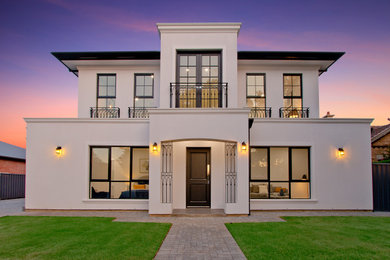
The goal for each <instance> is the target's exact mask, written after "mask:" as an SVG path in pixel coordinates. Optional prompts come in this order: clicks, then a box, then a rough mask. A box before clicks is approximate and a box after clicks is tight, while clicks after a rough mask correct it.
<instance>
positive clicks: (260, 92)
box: [246, 73, 266, 108]
mask: <svg viewBox="0 0 390 260" xmlns="http://www.w3.org/2000/svg"><path fill="white" fill-rule="evenodd" d="M246 104H247V106H248V107H250V108H265V106H266V105H265V74H264V73H248V74H246Z"/></svg>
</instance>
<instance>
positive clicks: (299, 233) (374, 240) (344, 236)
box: [226, 217, 390, 259]
mask: <svg viewBox="0 0 390 260" xmlns="http://www.w3.org/2000/svg"><path fill="white" fill-rule="evenodd" d="M283 219H285V220H286V221H287V222H276V223H275V222H274V223H233V224H232V223H230V224H226V227H227V228H228V230H229V231H230V233H231V234H232V235H233V237H234V239H235V240H236V241H237V244H238V245H239V246H240V248H241V250H242V251H243V252H244V254H245V256H246V257H247V258H248V259H309V258H310V259H325V258H326V259H388V258H389V256H390V218H386V217H283Z"/></svg>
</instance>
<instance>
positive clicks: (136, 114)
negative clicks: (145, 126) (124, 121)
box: [129, 107, 149, 118]
mask: <svg viewBox="0 0 390 260" xmlns="http://www.w3.org/2000/svg"><path fill="white" fill-rule="evenodd" d="M148 109H149V107H129V118H149V111H148Z"/></svg>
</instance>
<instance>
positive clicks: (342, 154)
mask: <svg viewBox="0 0 390 260" xmlns="http://www.w3.org/2000/svg"><path fill="white" fill-rule="evenodd" d="M344 155H345V151H344V148H342V147H340V148H339V150H338V156H339V158H342V157H344Z"/></svg>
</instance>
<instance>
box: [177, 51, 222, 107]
mask: <svg viewBox="0 0 390 260" xmlns="http://www.w3.org/2000/svg"><path fill="white" fill-rule="evenodd" d="M221 59H222V58H221V52H220V51H200V52H192V51H191V52H187V51H178V53H177V71H176V82H177V83H178V85H177V86H178V87H177V88H176V107H191V108H195V107H201V108H208V107H222V87H221V86H222V85H221V79H222V67H221V64H222V60H221Z"/></svg>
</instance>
